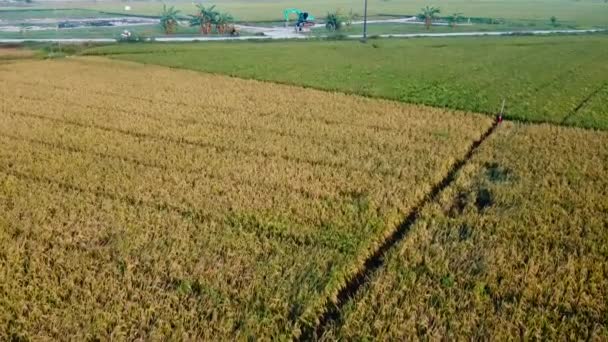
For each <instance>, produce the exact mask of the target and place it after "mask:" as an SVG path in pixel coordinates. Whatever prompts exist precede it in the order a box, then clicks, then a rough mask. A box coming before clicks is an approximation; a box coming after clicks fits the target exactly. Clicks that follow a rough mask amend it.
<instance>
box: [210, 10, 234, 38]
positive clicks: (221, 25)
mask: <svg viewBox="0 0 608 342" xmlns="http://www.w3.org/2000/svg"><path fill="white" fill-rule="evenodd" d="M233 20H234V17H233V16H232V15H230V13H226V12H224V13H220V14H219V15H217V16H216V18H215V25H216V29H217V32H218V33H219V34H224V32H226V28H227V27H228V24H230V23H231V22H232V21H233Z"/></svg>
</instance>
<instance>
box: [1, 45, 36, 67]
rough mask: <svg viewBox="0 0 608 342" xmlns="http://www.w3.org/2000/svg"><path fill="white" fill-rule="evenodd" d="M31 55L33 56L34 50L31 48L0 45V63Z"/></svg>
mask: <svg viewBox="0 0 608 342" xmlns="http://www.w3.org/2000/svg"><path fill="white" fill-rule="evenodd" d="M33 56H34V52H33V51H31V50H25V49H16V48H4V47H2V46H0V63H3V62H7V61H11V60H15V59H24V58H31V57H33Z"/></svg>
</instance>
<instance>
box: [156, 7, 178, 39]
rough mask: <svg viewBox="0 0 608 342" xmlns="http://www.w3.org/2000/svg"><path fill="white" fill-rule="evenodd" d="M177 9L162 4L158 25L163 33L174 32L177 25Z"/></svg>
mask: <svg viewBox="0 0 608 342" xmlns="http://www.w3.org/2000/svg"><path fill="white" fill-rule="evenodd" d="M179 12H180V11H179V10H176V9H175V7H173V6H171V7H169V8H167V5H166V4H163V11H162V12H161V14H160V26H161V27H162V28H163V30H164V31H165V34H171V33H173V32H175V28H176V27H177V19H178V17H177V15H178V14H179Z"/></svg>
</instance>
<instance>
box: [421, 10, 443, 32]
mask: <svg viewBox="0 0 608 342" xmlns="http://www.w3.org/2000/svg"><path fill="white" fill-rule="evenodd" d="M439 13H441V10H440V9H439V8H437V7H429V6H426V7H425V8H423V9H422V12H420V14H419V15H418V17H419V18H421V19H424V26H426V29H427V30H430V29H431V24H432V23H433V19H435V18H436V17H437V14H439Z"/></svg>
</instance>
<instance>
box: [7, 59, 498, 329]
mask: <svg viewBox="0 0 608 342" xmlns="http://www.w3.org/2000/svg"><path fill="white" fill-rule="evenodd" d="M0 95H1V98H2V99H8V100H5V101H3V102H2V106H1V107H0V207H1V208H0V265H1V266H2V267H1V270H2V272H0V303H1V304H2V305H0V339H7V338H8V339H10V338H31V339H61V338H64V337H65V336H70V337H71V338H74V339H98V338H100V339H110V338H112V339H137V338H142V339H153V340H154V339H161V338H172V339H205V340H227V339H234V338H236V339H245V338H270V337H276V338H286V337H291V336H294V335H298V334H299V331H300V328H302V327H303V326H307V325H311V324H314V321H315V320H316V318H317V317H318V316H319V313H320V312H321V311H322V310H323V309H324V307H325V304H326V302H327V301H328V300H332V299H333V297H334V296H335V295H336V293H337V291H338V290H339V289H340V287H341V286H343V284H344V283H345V281H346V280H347V279H348V278H349V277H350V276H351V275H353V274H354V273H356V271H357V270H359V269H360V268H361V267H362V265H363V261H364V260H365V258H366V257H367V256H368V255H370V254H371V253H372V252H373V250H374V249H375V247H376V246H377V245H378V244H380V243H381V241H382V240H383V237H385V236H387V235H388V234H390V233H391V232H392V231H393V229H394V228H395V226H396V225H397V224H398V223H399V222H400V220H401V219H403V217H404V216H405V215H406V214H407V213H408V212H409V211H410V210H411V209H412V208H413V207H414V206H415V205H416V204H417V203H418V202H419V201H421V200H422V199H423V198H424V196H425V194H426V193H428V191H429V189H430V188H431V187H432V186H433V185H434V184H435V183H438V182H439V181H441V179H442V178H443V177H444V176H445V175H446V174H447V172H448V170H449V169H450V167H451V166H452V165H453V164H454V163H455V162H456V161H457V160H458V159H460V158H462V156H463V155H464V154H465V153H466V151H467V150H468V149H469V146H470V145H471V144H472V142H473V141H474V140H476V139H478V138H479V137H480V136H481V135H482V134H483V132H484V131H486V130H487V129H488V128H489V127H490V125H491V120H490V119H489V118H486V117H482V116H477V115H465V114H464V113H459V112H455V113H450V115H446V114H445V111H443V110H440V109H432V108H426V107H420V106H408V105H402V104H397V103H393V102H389V101H376V100H371V99H365V98H359V97H353V96H346V95H342V94H333V93H325V92H320V91H315V90H307V89H302V88H296V87H288V86H282V85H274V84H267V83H260V82H257V81H245V80H237V79H232V78H227V77H223V76H212V75H202V74H199V73H196V72H191V71H177V70H171V69H166V68H162V67H154V66H142V65H138V64H131V63H124V62H112V61H105V60H98V59H78V58H75V59H69V60H55V61H29V62H18V63H15V64H12V65H10V67H8V66H7V67H0Z"/></svg>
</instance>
